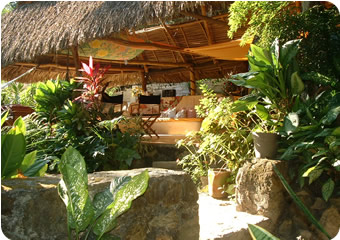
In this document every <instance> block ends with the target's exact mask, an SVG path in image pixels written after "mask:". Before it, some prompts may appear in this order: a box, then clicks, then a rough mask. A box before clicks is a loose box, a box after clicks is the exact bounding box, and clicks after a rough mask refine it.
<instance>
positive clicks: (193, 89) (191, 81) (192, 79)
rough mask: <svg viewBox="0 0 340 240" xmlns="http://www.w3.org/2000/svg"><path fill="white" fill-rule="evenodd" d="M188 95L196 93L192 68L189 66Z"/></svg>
mask: <svg viewBox="0 0 340 240" xmlns="http://www.w3.org/2000/svg"><path fill="white" fill-rule="evenodd" d="M190 95H191V96H193V95H196V82H195V74H194V69H193V68H190Z"/></svg>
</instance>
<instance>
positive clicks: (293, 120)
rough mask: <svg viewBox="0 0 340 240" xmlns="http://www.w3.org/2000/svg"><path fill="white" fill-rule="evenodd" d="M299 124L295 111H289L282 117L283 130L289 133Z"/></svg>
mask: <svg viewBox="0 0 340 240" xmlns="http://www.w3.org/2000/svg"><path fill="white" fill-rule="evenodd" d="M298 126H299V115H298V114H297V113H289V114H288V115H287V116H286V117H285V119H284V130H285V132H286V133H288V134H291V133H293V132H295V131H296V129H297V127H298Z"/></svg>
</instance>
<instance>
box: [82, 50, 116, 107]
mask: <svg viewBox="0 0 340 240" xmlns="http://www.w3.org/2000/svg"><path fill="white" fill-rule="evenodd" d="M81 64H82V68H81V69H80V71H82V72H84V73H85V75H86V76H83V77H76V78H75V80H76V81H77V82H82V83H83V84H84V85H83V89H79V91H82V92H83V94H82V95H81V96H79V97H77V98H76V99H75V101H81V102H87V103H88V105H87V107H91V106H92V105H93V103H94V102H95V101H96V99H98V97H99V96H100V93H101V83H102V81H103V80H104V79H103V77H104V74H105V73H106V72H107V71H108V70H109V68H110V67H111V66H110V65H107V66H106V67H105V68H104V69H102V70H100V64H99V63H97V64H96V65H95V67H93V59H92V56H90V59H89V65H87V64H86V63H83V62H82V63H81ZM83 75H84V74H83Z"/></svg>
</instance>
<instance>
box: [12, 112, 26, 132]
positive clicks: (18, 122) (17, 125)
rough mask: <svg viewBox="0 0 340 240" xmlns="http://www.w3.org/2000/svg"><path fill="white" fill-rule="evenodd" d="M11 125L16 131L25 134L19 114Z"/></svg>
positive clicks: (23, 124)
mask: <svg viewBox="0 0 340 240" xmlns="http://www.w3.org/2000/svg"><path fill="white" fill-rule="evenodd" d="M13 127H14V128H16V131H20V132H21V133H22V134H23V135H25V134H26V125H25V122H24V120H22V117H21V116H20V117H18V118H17V119H16V120H15V122H14V123H13Z"/></svg>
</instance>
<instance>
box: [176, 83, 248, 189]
mask: <svg viewBox="0 0 340 240" xmlns="http://www.w3.org/2000/svg"><path fill="white" fill-rule="evenodd" d="M201 90H202V92H203V95H204V98H202V99H201V100H200V105H199V106H198V107H196V111H197V114H198V116H199V117H202V118H205V119H204V120H203V122H202V126H201V130H200V131H198V132H191V133H189V134H187V135H186V138H185V139H183V140H180V141H178V143H177V146H178V147H181V146H182V147H185V148H186V149H187V150H188V151H189V154H188V155H186V156H184V157H183V158H182V159H181V160H180V161H179V164H180V165H182V167H183V169H184V171H186V172H188V173H189V174H190V175H191V177H192V178H193V180H194V181H195V182H198V180H199V177H200V176H206V175H207V171H208V169H209V167H213V166H214V165H220V166H223V167H225V168H228V169H230V170H231V171H232V174H231V179H230V183H233V182H234V180H235V177H236V174H237V171H238V169H239V167H240V166H241V165H242V163H243V162H244V161H245V160H247V159H249V158H251V157H252V155H253V151H252V142H251V138H250V130H251V129H250V128H249V126H248V124H249V121H248V120H247V119H245V118H244V115H243V113H239V114H234V113H233V112H232V101H231V100H230V98H224V97H222V98H219V97H217V96H216V94H214V93H213V91H212V90H210V89H209V88H208V87H207V86H206V85H204V84H202V85H201Z"/></svg>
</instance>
